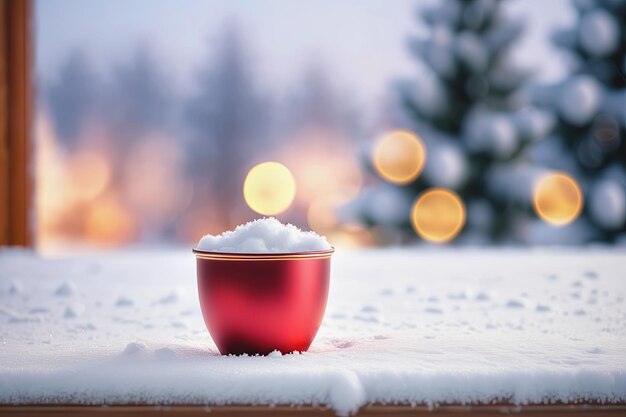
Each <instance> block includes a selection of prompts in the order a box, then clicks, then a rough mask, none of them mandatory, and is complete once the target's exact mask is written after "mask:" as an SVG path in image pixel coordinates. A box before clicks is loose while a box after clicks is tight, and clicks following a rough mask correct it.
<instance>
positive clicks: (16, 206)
mask: <svg viewBox="0 0 626 417" xmlns="http://www.w3.org/2000/svg"><path fill="white" fill-rule="evenodd" d="M32 29H33V25H32V2H31V0H0V246H26V247H31V246H32V245H33V230H32V228H33V224H34V219H33V218H32V215H33V213H34V211H33V207H32V202H33V194H32V193H33V185H32V184H33V174H34V173H33V172H32V170H33V169H34V167H33V166H32V161H33V158H32V149H33V141H32V135H31V132H32V129H33V124H32V103H33V90H34V89H33V79H32V65H33V59H32V45H33V43H32V33H33V32H32Z"/></svg>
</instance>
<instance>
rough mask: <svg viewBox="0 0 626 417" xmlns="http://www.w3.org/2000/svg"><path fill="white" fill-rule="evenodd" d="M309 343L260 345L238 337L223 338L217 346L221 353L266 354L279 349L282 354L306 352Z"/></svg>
mask: <svg viewBox="0 0 626 417" xmlns="http://www.w3.org/2000/svg"><path fill="white" fill-rule="evenodd" d="M310 345H311V343H300V344H297V345H290V346H272V347H270V346H260V345H258V344H256V343H250V342H248V341H246V340H243V339H239V338H231V339H229V340H224V341H222V343H220V345H219V346H218V347H217V349H218V350H219V352H220V354H222V355H251V356H254V355H262V356H266V355H268V354H270V353H272V352H274V351H279V352H280V353H282V354H283V355H285V354H288V353H292V352H306V351H307V350H309V346H310Z"/></svg>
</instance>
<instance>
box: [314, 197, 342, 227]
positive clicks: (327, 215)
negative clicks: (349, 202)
mask: <svg viewBox="0 0 626 417" xmlns="http://www.w3.org/2000/svg"><path fill="white" fill-rule="evenodd" d="M307 221H308V223H309V228H311V230H314V231H315V232H317V233H322V234H324V233H328V232H329V231H331V230H333V228H335V227H336V226H337V223H338V222H337V218H336V216H335V204H334V203H333V201H332V200H330V199H327V198H319V199H317V200H315V201H313V202H312V203H311V205H310V206H309V210H308V211H307Z"/></svg>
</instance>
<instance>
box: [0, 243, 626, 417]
mask: <svg viewBox="0 0 626 417" xmlns="http://www.w3.org/2000/svg"><path fill="white" fill-rule="evenodd" d="M332 262H333V265H332V278H331V288H330V295H329V304H328V308H327V311H326V316H325V318H324V321H323V323H322V327H321V329H320V332H319V334H318V337H317V338H316V339H315V341H314V342H313V345H312V346H311V349H310V351H309V352H306V353H301V354H286V352H282V353H281V352H273V353H272V354H270V355H269V356H267V357H258V356H239V357H236V356H219V355H218V353H217V350H216V348H215V345H214V344H213V342H212V341H211V338H210V336H209V334H208V332H207V331H206V329H205V327H204V323H203V321H202V317H201V313H200V307H199V305H198V300H197V293H196V280H195V259H194V256H193V255H192V254H191V253H188V252H187V251H184V252H182V251H181V252H174V251H171V252H167V251H162V252H155V251H134V252H126V253H118V254H108V255H97V256H91V257H86V256H85V257H80V258H73V259H49V260H45V259H40V258H38V257H36V256H35V255H33V254H32V253H30V252H27V251H18V250H6V249H5V250H3V251H0V339H1V340H0V403H3V404H18V403H64V404H66V403H89V404H114V403H148V404H173V403H195V404H215V405H219V404H229V403H236V404H327V405H329V406H330V407H332V408H333V409H334V410H336V412H337V413H338V414H340V415H346V414H349V413H351V412H354V411H356V410H357V409H358V408H359V407H360V406H362V405H363V404H366V403H369V402H381V403H403V404H418V403H426V404H431V405H436V404H438V403H469V402H491V401H494V400H495V401H498V400H499V401H512V402H514V403H519V404H525V403H535V402H544V401H565V402H574V401H599V402H617V401H626V306H625V304H624V298H625V297H626V281H625V280H624V279H625V277H624V272H623V271H624V265H626V252H624V251H623V250H622V251H618V250H607V249H601V248H598V249H586V250H580V249H578V250H556V249H554V250H547V249H542V250H524V251H522V250H512V249H510V250H473V249H463V250H435V249H433V250H431V249H428V248H426V249H424V248H422V249H412V250H411V249H404V250H387V251H385V250H370V251H361V252H346V251H338V252H337V253H336V254H335V255H334V256H333V260H332ZM68 312H71V313H70V314H68Z"/></svg>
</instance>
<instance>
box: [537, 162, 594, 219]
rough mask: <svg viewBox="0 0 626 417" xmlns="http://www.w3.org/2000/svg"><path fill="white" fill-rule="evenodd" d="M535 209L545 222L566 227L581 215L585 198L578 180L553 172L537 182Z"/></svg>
mask: <svg viewBox="0 0 626 417" xmlns="http://www.w3.org/2000/svg"><path fill="white" fill-rule="evenodd" d="M533 207H534V209H535V212H536V213H537V215H538V216H539V218H541V219H542V220H543V221H545V222H547V223H550V224H553V225H555V226H565V225H567V224H569V223H571V222H573V221H574V220H576V218H577V217H578V216H579V215H580V212H581V210H582V207H583V196H582V192H581V191H580V187H579V185H578V183H577V182H576V180H574V178H572V177H571V176H569V175H567V174H565V173H562V172H551V173H549V174H546V175H544V176H543V177H541V178H540V179H539V181H538V182H537V184H536V186H535V189H534V196H533Z"/></svg>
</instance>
